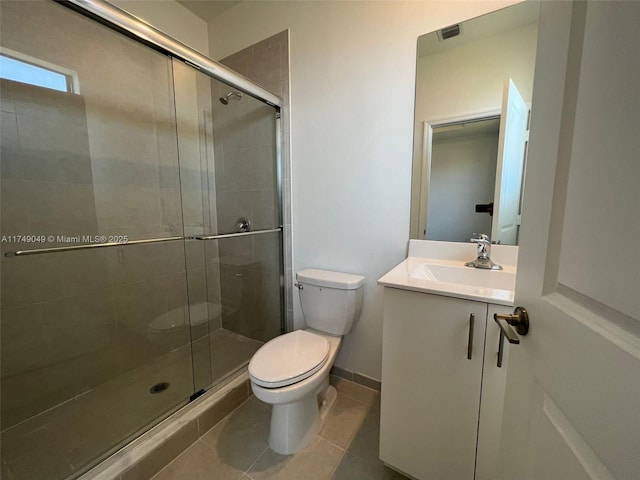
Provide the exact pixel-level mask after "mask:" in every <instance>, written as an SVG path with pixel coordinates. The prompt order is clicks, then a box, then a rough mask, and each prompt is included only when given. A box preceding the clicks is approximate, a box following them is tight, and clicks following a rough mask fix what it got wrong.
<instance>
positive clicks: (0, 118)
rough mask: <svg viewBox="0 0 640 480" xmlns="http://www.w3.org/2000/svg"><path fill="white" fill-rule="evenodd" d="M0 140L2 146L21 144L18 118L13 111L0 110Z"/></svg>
mask: <svg viewBox="0 0 640 480" xmlns="http://www.w3.org/2000/svg"><path fill="white" fill-rule="evenodd" d="M0 85H2V84H0ZM0 142H2V146H7V147H14V148H15V147H17V146H18V144H19V139H18V119H17V117H16V114H15V113H13V112H5V111H2V112H0Z"/></svg>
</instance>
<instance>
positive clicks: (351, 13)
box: [209, 0, 516, 378]
mask: <svg viewBox="0 0 640 480" xmlns="http://www.w3.org/2000/svg"><path fill="white" fill-rule="evenodd" d="M513 3H516V2H514V1H512V0H491V1H466V2H464V1H456V2H450V1H423V2H414V1H385V2H373V1H366V2H364V1H363V2H346V1H345V2H289V1H281V2H269V1H245V2H241V3H240V4H238V5H237V6H235V7H233V8H231V9H229V10H227V11H226V12H224V13H223V14H222V15H220V16H219V17H217V18H216V19H215V20H214V21H213V22H212V23H210V24H209V31H210V40H211V43H210V52H211V55H212V57H213V58H223V57H225V56H227V55H229V54H231V53H234V52H236V51H238V50H240V49H242V48H244V47H246V46H248V45H251V44H253V43H256V42H258V41H260V40H262V39H264V38H266V37H268V36H271V35H274V34H275V33H278V32H281V31H282V30H284V29H287V28H288V29H290V62H291V63H290V65H291V136H292V152H291V158H292V179H293V199H292V208H293V236H294V269H295V270H300V269H302V268H305V267H317V268H326V269H335V270H340V271H345V272H352V273H361V274H363V275H365V276H366V277H367V284H366V290H365V297H364V308H363V312H362V315H361V317H360V322H359V324H358V325H357V327H356V328H355V330H354V331H353V332H352V333H351V334H350V335H348V336H347V337H346V338H345V341H344V343H343V347H342V351H341V352H340V354H339V357H338V359H337V361H336V365H337V366H339V367H342V368H346V369H349V370H352V371H356V372H359V373H362V374H364V375H368V376H371V377H373V378H380V370H381V337H382V287H379V286H377V285H376V281H377V279H378V278H380V277H381V276H382V275H383V274H384V273H385V272H386V271H387V270H389V269H390V268H391V267H393V266H394V265H395V264H397V263H399V262H400V261H401V260H402V259H403V258H404V257H405V255H406V249H407V241H408V238H409V203H410V189H411V158H412V145H413V108H414V94H415V71H416V56H415V55H416V41H417V37H418V36H419V35H422V34H424V33H427V32H430V31H433V30H436V29H438V28H442V27H444V26H446V25H450V24H452V23H455V22H458V21H461V20H466V19H468V18H472V17H475V16H478V15H481V14H483V13H486V12H489V11H493V10H496V9H499V8H502V7H504V6H507V5H510V4H513ZM294 298H295V297H294ZM295 325H296V327H300V326H303V325H304V320H303V319H302V315H301V312H300V308H299V304H297V298H296V305H295Z"/></svg>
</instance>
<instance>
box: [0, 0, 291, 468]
mask: <svg viewBox="0 0 640 480" xmlns="http://www.w3.org/2000/svg"><path fill="white" fill-rule="evenodd" d="M83 3H84V4H85V8H88V7H90V6H91V5H92V4H93V5H94V6H95V5H97V6H99V7H100V8H101V9H102V11H101V12H99V14H98V13H96V12H95V11H93V12H86V11H82V10H83V9H82V8H80V7H78V6H77V5H79V4H83ZM67 7H73V8H67ZM0 8H1V16H0V21H1V25H0V77H1V78H0V114H1V117H0V121H1V124H0V131H1V134H2V137H1V141H0V148H1V151H0V167H1V168H0V180H1V189H0V197H1V217H0V237H1V239H2V242H1V244H0V248H1V255H2V256H1V261H0V268H1V283H0V300H1V317H0V324H1V332H0V333H1V350H0V352H1V364H0V373H1V402H0V408H1V411H0V420H1V421H0V423H1V425H0V427H1V433H0V439H1V449H0V451H1V457H2V458H1V469H2V478H5V479H7V480H26V479H39V478H41V479H47V480H57V479H64V478H75V477H78V476H80V475H81V474H82V473H84V472H86V471H87V470H88V469H90V468H91V467H92V466H94V465H96V464H97V463H98V462H100V461H101V460H103V459H104V458H106V457H107V456H108V455H110V454H111V453H113V452H114V451H116V450H117V449H119V448H121V447H122V446H123V445H125V444H126V443H128V442H129V441H131V440H132V439H134V438H136V437H137V436H138V435H140V434H141V433H142V432H144V431H146V430H147V429H149V428H150V427H151V426H153V425H155V424H157V423H158V422H160V421H161V420H162V419H164V418H166V417H167V416H169V415H170V414H171V413H173V412H175V411H176V410H177V409H179V408H181V407H183V406H184V405H186V404H187V403H188V402H190V401H192V400H194V399H195V398H197V397H198V396H199V395H200V394H201V393H203V391H205V390H208V389H211V388H214V387H215V385H216V384H219V383H220V382H221V381H222V380H224V379H225V377H228V376H230V375H232V374H233V373H235V372H237V371H238V370H239V369H241V368H243V367H245V366H246V364H247V363H248V361H249V359H250V358H251V356H252V354H253V353H254V352H255V351H256V350H257V349H258V348H259V347H260V346H261V345H262V344H263V343H264V342H266V341H268V340H270V339H271V338H273V337H275V336H277V335H280V334H281V333H282V332H283V331H284V322H283V318H284V317H283V310H284V295H283V253H282V251H283V248H282V241H283V240H282V211H281V203H282V202H281V186H280V162H279V159H280V150H281V149H280V138H281V131H280V107H281V105H282V103H281V100H280V99H279V97H276V96H275V95H272V94H270V93H269V92H266V91H265V90H263V89H261V87H259V86H257V85H255V84H253V83H252V82H250V81H249V80H247V79H246V78H244V77H241V76H238V75H235V74H234V73H233V72H232V71H230V70H228V69H225V67H222V66H221V65H218V64H215V63H214V62H211V61H210V60H208V59H206V57H203V56H201V55H198V54H197V53H196V52H194V51H192V50H190V49H188V48H187V47H184V46H183V45H181V44H178V43H177V42H172V41H171V40H170V39H168V37H166V36H163V35H161V34H159V33H158V32H153V31H152V32H151V33H150V34H148V35H147V36H146V37H145V38H138V37H139V36H137V35H136V34H135V32H132V30H131V29H130V28H129V26H130V25H134V24H135V23H136V22H135V21H134V19H133V18H132V17H128V16H127V15H126V14H124V13H123V12H121V11H119V10H118V9H115V8H112V7H110V6H109V4H106V3H104V2H100V1H99V0H96V1H94V2H83V1H82V0H77V1H74V2H63V4H61V3H57V2H53V1H49V0H37V1H3V2H1V4H0ZM74 9H75V10H79V11H74ZM83 13H84V14H83ZM96 20H99V21H96ZM114 24H115V25H114ZM147 33H148V32H147Z"/></svg>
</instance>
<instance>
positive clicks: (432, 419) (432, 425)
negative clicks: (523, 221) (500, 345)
mask: <svg viewBox="0 0 640 480" xmlns="http://www.w3.org/2000/svg"><path fill="white" fill-rule="evenodd" d="M486 312H487V307H486V304H484V303H479V302H472V301H467V300H459V299H454V298H448V297H441V296H436V295H428V294H422V293H415V292H409V291H406V290H398V289H393V288H385V293H384V328H383V341H382V409H381V431H380V458H381V459H382V460H383V461H384V462H385V463H387V464H389V465H390V466H392V467H395V468H397V469H398V470H401V471H403V472H405V473H407V474H409V475H411V476H413V477H415V478H417V479H429V480H431V479H452V480H453V479H455V480H472V479H473V476H474V463H475V453H476V435H477V429H478V411H479V408H480V385H481V380H482V361H483V355H484V337H485V331H486ZM471 314H474V315H475V322H474V323H475V325H474V335H473V349H472V358H471V360H469V359H467V347H468V340H469V327H470V320H469V318H470V316H471Z"/></svg>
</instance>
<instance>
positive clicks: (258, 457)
mask: <svg viewBox="0 0 640 480" xmlns="http://www.w3.org/2000/svg"><path fill="white" fill-rule="evenodd" d="M267 450H269V446H267V447H266V448H265V449H264V450H263V451H262V453H261V454H260V455H258V456H257V457H256V459H255V460H254V461H253V463H252V464H251V465H249V467H247V469H246V470H244V471H243V472H242V473H244V474H245V475H246V476H247V477H249V478H251V475H249V471H250V470H251V467H253V466H254V465H255V464H256V463H258V460H260V459H261V458H262V456H263V455H264V454H265V453H267Z"/></svg>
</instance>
